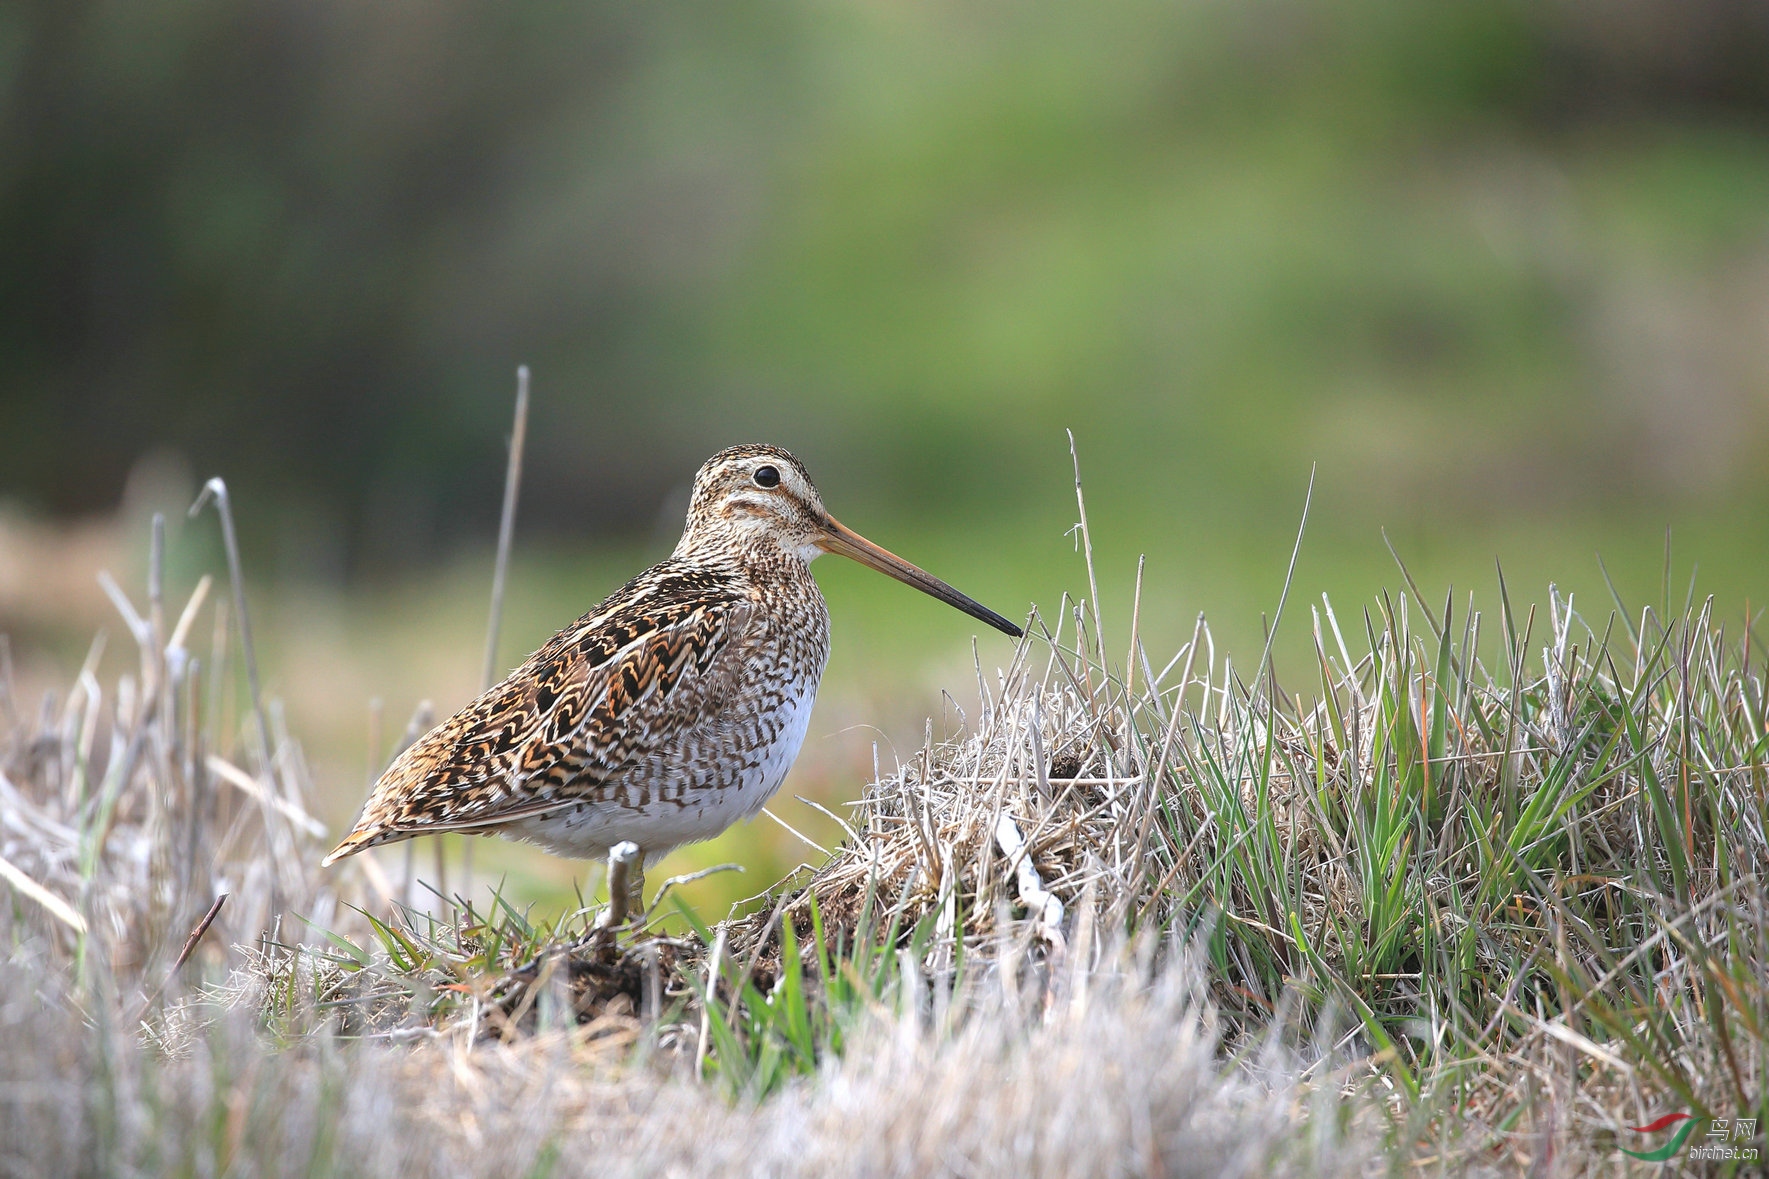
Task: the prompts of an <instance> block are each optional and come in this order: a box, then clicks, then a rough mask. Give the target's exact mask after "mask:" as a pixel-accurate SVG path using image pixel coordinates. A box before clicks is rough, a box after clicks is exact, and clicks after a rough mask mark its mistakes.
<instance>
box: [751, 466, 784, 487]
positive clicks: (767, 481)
mask: <svg viewBox="0 0 1769 1179" xmlns="http://www.w3.org/2000/svg"><path fill="white" fill-rule="evenodd" d="M755 481H756V486H757V487H778V486H780V472H779V470H777V469H776V468H774V467H757V468H756V473H755Z"/></svg>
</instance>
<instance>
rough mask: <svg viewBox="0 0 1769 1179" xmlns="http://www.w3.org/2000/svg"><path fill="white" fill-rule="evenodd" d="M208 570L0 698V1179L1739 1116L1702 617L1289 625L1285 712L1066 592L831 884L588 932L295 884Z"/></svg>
mask: <svg viewBox="0 0 1769 1179" xmlns="http://www.w3.org/2000/svg"><path fill="white" fill-rule="evenodd" d="M206 592H207V591H206V589H205V590H199V593H198V600H196V601H193V602H192V603H189V604H184V605H182V606H180V608H179V609H178V610H177V611H173V610H172V609H171V608H170V607H169V606H168V605H167V604H165V603H161V602H159V601H158V600H157V597H158V595H157V593H156V592H154V591H153V589H152V587H151V586H150V592H149V594H148V597H147V605H146V607H145V608H142V609H139V617H136V615H137V613H138V608H137V607H135V606H130V605H127V604H126V602H125V601H124V600H122V596H121V594H120V593H119V594H117V595H115V596H116V597H118V599H119V601H118V605H119V608H120V610H121V612H122V613H123V614H124V616H125V618H126V621H127V622H128V626H129V629H130V631H131V633H132V635H133V636H134V638H135V640H136V642H137V644H138V646H139V648H140V651H141V660H140V668H139V672H138V673H136V674H133V675H130V676H127V677H124V678H123V679H122V680H120V681H119V682H118V683H117V684H116V685H114V686H112V687H110V688H108V689H107V688H105V687H102V686H101V685H99V684H98V682H97V680H96V679H95V678H94V677H93V676H92V674H91V673H90V669H88V670H87V671H86V672H84V673H82V674H81V676H80V677H79V678H78V679H77V681H76V686H75V688H74V689H73V690H72V691H71V692H70V693H69V694H68V695H66V696H65V697H61V698H58V699H56V700H54V701H51V702H50V703H49V704H48V705H47V706H46V707H45V708H44V709H43V710H41V711H40V712H37V711H33V710H29V709H24V708H21V707H19V706H18V703H17V702H16V701H14V700H12V699H10V697H7V698H4V699H0V726H3V727H0V766H3V768H4V776H3V777H0V801H3V802H4V806H3V808H0V855H3V856H4V857H5V859H6V862H7V864H8V865H10V869H11V871H10V874H9V879H10V880H11V884H9V886H8V892H7V894H6V895H7V898H8V902H7V904H6V905H5V906H4V907H0V933H3V934H4V937H5V944H6V947H7V948H6V951H5V954H6V957H5V965H4V968H3V971H0V980H3V985H0V1036H4V1037H5V1038H6V1041H7V1044H8V1051H7V1052H5V1053H0V1094H4V1098H3V1099H0V1171H4V1172H5V1173H9V1174H10V1173H18V1174H46V1175H47V1174H62V1173H69V1172H72V1171H103V1172H133V1171H145V1172H154V1173H181V1174H183V1173H188V1174H222V1173H226V1174H289V1173H297V1172H299V1173H306V1174H332V1173H351V1174H358V1173H362V1174H368V1173H390V1172H394V1171H398V1172H401V1173H420V1174H467V1175H474V1174H492V1173H496V1174H511V1173H525V1174H554V1173H571V1174H575V1173H586V1174H588V1173H592V1172H593V1173H596V1174H599V1175H600V1174H609V1173H635V1174H637V1173H645V1174H653V1173H659V1172H670V1171H675V1172H680V1173H688V1172H691V1171H692V1172H702V1171H710V1170H718V1171H739V1172H745V1173H754V1174H823V1173H828V1172H830V1171H844V1172H853V1173H860V1174H881V1175H883V1174H894V1175H921V1174H930V1173H954V1174H993V1173H1002V1172H1005V1171H1010V1170H1011V1171H1026V1172H1031V1173H1041V1174H1150V1173H1164V1174H1200V1175H1203V1174H1211V1175H1215V1174H1236V1173H1239V1174H1263V1173H1277V1172H1286V1171H1288V1172H1296V1173H1335V1172H1346V1173H1351V1172H1367V1171H1369V1170H1372V1169H1376V1170H1380V1169H1382V1168H1384V1167H1385V1166H1390V1165H1392V1166H1396V1167H1406V1166H1408V1165H1411V1166H1415V1167H1418V1168H1421V1169H1424V1170H1427V1171H1438V1170H1444V1171H1455V1172H1461V1171H1466V1170H1471V1169H1472V1170H1486V1169H1490V1170H1493V1171H1497V1172H1512V1171H1523V1170H1529V1171H1532V1172H1533V1173H1538V1174H1547V1175H1577V1174H1587V1173H1603V1174H1608V1173H1613V1172H1614V1171H1615V1170H1616V1169H1617V1168H1618V1163H1622V1162H1626V1161H1627V1160H1626V1159H1625V1158H1624V1157H1623V1156H1621V1155H1619V1154H1618V1153H1617V1150H1616V1147H1617V1145H1618V1144H1619V1145H1623V1146H1632V1147H1635V1148H1638V1149H1644V1148H1647V1147H1649V1146H1651V1145H1657V1142H1656V1141H1654V1140H1652V1139H1650V1138H1648V1137H1644V1136H1640V1135H1633V1134H1631V1133H1630V1132H1629V1131H1627V1130H1626V1129H1625V1127H1626V1126H1628V1125H1638V1124H1641V1123H1643V1122H1645V1121H1648V1120H1650V1119H1651V1118H1653V1117H1655V1116H1657V1115H1659V1114H1661V1113H1664V1112H1666V1111H1668V1110H1672V1109H1687V1110H1690V1111H1691V1112H1693V1113H1695V1114H1696V1115H1697V1116H1698V1117H1703V1118H1708V1117H1727V1118H1741V1117H1743V1118H1749V1117H1758V1118H1761V1117H1762V1115H1763V1113H1764V1112H1765V1111H1764V1109H1763V1106H1764V1102H1765V1097H1764V1093H1765V1089H1764V1085H1763V1078H1764V1074H1765V1071H1766V1067H1769V1051H1766V1047H1769V1034H1766V1029H1769V988H1766V986H1765V983H1764V979H1765V975H1766V971H1769V934H1766V932H1765V903H1764V896H1763V888H1762V880H1763V874H1764V871H1765V867H1766V866H1769V839H1766V838H1765V815H1766V813H1769V794H1766V784H1769V775H1766V770H1765V759H1764V757H1763V754H1764V751H1765V748H1766V747H1769V737H1766V736H1765V734H1766V733H1769V714H1766V712H1765V701H1764V694H1763V684H1762V670H1761V669H1762V667H1763V665H1764V661H1763V656H1762V652H1761V650H1760V649H1759V647H1758V645H1757V643H1756V642H1755V640H1754V638H1753V637H1752V636H1750V635H1748V634H1746V635H1743V636H1728V635H1727V634H1726V633H1725V631H1724V629H1723V628H1722V627H1721V626H1720V625H1719V623H1718V622H1717V621H1716V618H1715V615H1714V613H1713V611H1712V609H1711V607H1710V606H1705V605H1704V606H1701V607H1688V608H1685V609H1683V610H1682V611H1680V612H1674V613H1673V612H1670V611H1667V610H1665V609H1664V608H1663V606H1662V605H1661V606H1660V607H1659V608H1656V609H1647V610H1642V611H1638V612H1634V611H1618V613H1617V614H1616V615H1615V616H1614V619H1615V621H1612V622H1610V623H1608V624H1606V626H1605V629H1604V630H1603V631H1602V632H1601V633H1598V632H1593V631H1592V630H1591V629H1590V628H1587V627H1586V626H1585V625H1584V623H1583V621H1582V620H1581V617H1580V615H1579V614H1578V613H1576V612H1575V611H1574V610H1573V608H1572V603H1570V602H1565V601H1562V600H1560V599H1559V598H1554V599H1553V606H1552V609H1551V611H1550V617H1549V618H1548V619H1546V620H1543V621H1541V622H1539V623H1538V622H1536V621H1535V620H1533V619H1532V618H1524V619H1517V618H1514V617H1512V615H1511V613H1510V610H1509V608H1508V605H1507V604H1506V603H1505V602H1504V600H1503V591H1502V589H1501V601H1500V608H1499V616H1500V620H1499V623H1498V625H1497V626H1491V625H1490V624H1487V623H1485V622H1484V621H1483V620H1482V618H1481V617H1480V616H1479V615H1476V614H1473V613H1472V612H1465V613H1464V614H1463V616H1462V617H1461V619H1459V620H1452V618H1451V616H1450V610H1449V609H1448V607H1447V606H1446V607H1445V608H1444V609H1443V610H1441V611H1438V612H1429V611H1426V610H1425V609H1423V608H1422V607H1420V606H1419V605H1418V604H1417V603H1418V601H1419V598H1418V595H1417V593H1416V591H1415V592H1413V593H1412V594H1411V595H1410V596H1401V597H1397V598H1394V599H1392V600H1389V599H1386V598H1385V599H1383V600H1382V601H1381V602H1379V603H1378V604H1377V606H1376V608H1375V610H1374V611H1373V612H1372V613H1370V614H1368V615H1366V616H1365V619H1364V626H1363V628H1362V630H1361V632H1360V633H1358V634H1355V635H1353V636H1350V637H1352V638H1355V639H1357V640H1359V641H1358V642H1356V643H1355V645H1354V644H1353V643H1352V642H1349V641H1347V636H1346V635H1345V634H1344V632H1343V630H1342V628H1341V626H1340V624H1339V622H1338V620H1337V619H1336V618H1335V617H1334V615H1333V613H1332V611H1331V610H1330V609H1329V608H1326V607H1325V604H1324V603H1323V606H1322V608H1321V609H1320V610H1318V611H1317V613H1316V617H1315V633H1316V637H1317V651H1318V656H1319V660H1318V662H1319V667H1318V673H1317V674H1315V675H1314V677H1313V678H1312V680H1311V682H1310V685H1309V691H1308V692H1307V696H1306V698H1305V696H1304V695H1303V694H1302V693H1301V692H1298V691H1297V690H1296V686H1295V685H1286V684H1283V683H1281V682H1280V681H1279V680H1278V678H1277V677H1276V676H1275V675H1274V674H1273V672H1272V670H1271V668H1270V667H1269V666H1267V665H1266V663H1265V660H1263V659H1261V660H1260V662H1259V663H1258V664H1256V665H1255V667H1254V669H1253V671H1252V673H1251V674H1250V675H1248V676H1245V677H1244V676H1243V675H1241V674H1238V673H1237V672H1236V670H1235V668H1234V666H1233V665H1232V664H1231V663H1230V662H1229V661H1228V660H1226V659H1223V658H1219V657H1218V655H1217V653H1216V652H1215V651H1214V648H1213V644H1212V643H1211V640H1210V636H1209V631H1208V628H1207V627H1206V626H1205V625H1204V624H1203V623H1202V621H1201V620H1200V623H1199V626H1198V629H1197V631H1196V633H1195V635H1194V638H1193V641H1192V642H1191V643H1189V644H1187V645H1186V647H1184V648H1183V649H1182V650H1181V651H1180V652H1179V653H1178V654H1177V655H1176V656H1175V657H1174V658H1173V659H1172V660H1171V661H1170V662H1169V663H1168V664H1167V665H1166V667H1165V669H1164V670H1158V669H1157V667H1156V666H1155V664H1154V663H1153V661H1151V660H1150V659H1149V658H1148V656H1147V655H1146V653H1145V652H1144V651H1143V650H1142V649H1141V647H1140V646H1139V645H1138V644H1137V642H1136V640H1135V637H1134V633H1132V634H1131V635H1130V636H1128V637H1127V638H1126V640H1125V641H1124V642H1123V644H1122V650H1124V651H1125V652H1127V658H1125V659H1124V660H1122V661H1120V660H1118V659H1116V658H1114V657H1113V656H1112V655H1111V654H1109V650H1108V648H1109V647H1116V646H1117V645H1116V644H1107V643H1105V642H1102V641H1101V638H1100V627H1099V622H1098V614H1097V613H1096V612H1095V611H1093V610H1092V609H1091V608H1088V607H1083V606H1075V605H1070V604H1069V603H1067V602H1065V603H1064V605H1063V607H1062V608H1061V609H1060V610H1059V611H1057V612H1056V614H1055V615H1054V616H1053V619H1052V624H1053V625H1051V626H1050V628H1049V629H1046V627H1045V624H1043V623H1039V624H1038V625H1037V626H1035V627H1034V633H1035V635H1036V637H1034V638H1028V639H1027V640H1026V641H1025V642H1024V643H1023V644H1022V645H1021V647H1020V648H1019V650H1018V651H1017V652H1016V655H1015V657H1014V659H1013V661H1012V663H1011V664H1010V666H1008V667H1007V668H1005V669H1001V670H999V671H990V670H986V669H984V668H983V667H982V666H981V665H980V664H979V666H978V669H977V675H978V688H979V694H980V698H981V700H982V707H981V711H980V714H979V715H978V716H976V717H975V718H973V719H972V721H971V722H970V724H969V725H968V728H967V730H966V731H965V732H964V733H962V734H961V735H960V736H959V737H958V738H957V739H955V740H953V741H950V742H946V743H935V742H934V741H933V740H932V737H931V731H930V737H929V740H928V742H927V744H926V745H925V747H924V748H923V750H922V751H921V752H920V754H919V755H917V756H915V757H912V758H911V759H910V760H909V761H908V763H907V764H903V765H899V766H895V767H892V768H891V769H890V770H889V771H888V772H883V773H880V774H879V775H877V778H876V780H875V781H874V782H872V783H870V784H869V785H868V786H867V787H866V790H865V792H864V796H863V798H862V800H861V801H860V803H859V804H858V805H857V807H856V808H855V810H854V812H853V814H852V815H851V816H849V818H848V826H849V828H850V830H849V835H848V838H847V839H846V840H845V841H844V843H843V845H842V846H841V847H840V848H839V849H838V850H837V851H836V854H835V855H834V856H833V857H832V858H831V859H830V860H829V861H828V862H827V863H826V864H824V865H823V866H821V867H820V868H817V869H815V870H814V871H811V872H809V873H806V874H804V875H803V876H802V877H800V878H797V879H794V880H791V881H787V882H784V883H783V884H782V886H781V887H780V888H779V889H778V890H777V891H776V893H775V894H774V895H773V896H772V897H771V898H770V903H769V904H768V905H767V906H765V907H764V908H763V909H762V910H760V911H758V912H757V913H756V914H755V915H753V916H751V917H748V918H745V919H741V920H736V921H733V922H730V923H727V924H726V925H724V926H721V927H720V928H719V929H717V930H704V929H701V930H700V931H697V932H695V933H690V934H688V935H685V936H681V937H665V936H662V935H659V934H655V933H651V932H634V931H627V932H625V933H623V934H621V935H620V936H618V937H616V936H614V935H610V934H607V933H596V932H594V931H593V929H592V923H593V919H594V917H595V912H594V910H593V909H585V910H583V911H580V912H578V913H574V914H570V915H567V916H566V917H564V918H562V919H560V920H559V921H557V922H554V923H550V924H536V923H532V922H531V921H530V920H529V919H528V917H527V916H526V915H524V914H521V913H518V912H516V911H514V910H512V909H510V908H508V907H507V906H503V905H502V904H501V902H498V903H497V905H496V906H494V908H493V910H492V911H490V912H480V911H477V910H475V909H474V908H473V907H471V906H468V905H466V904H465V903H464V902H456V903H453V904H450V905H446V906H444V907H443V913H442V915H441V916H440V917H431V916H429V915H427V914H424V913H420V912H417V911H415V910H412V909H407V908H403V907H401V906H398V905H394V904H392V903H390V899H389V898H386V897H384V896H382V895H380V894H379V893H378V892H377V891H376V890H375V889H374V888H373V887H372V883H373V874H372V872H371V873H370V874H369V875H368V876H361V875H357V874H354V873H346V874H343V875H341V876H340V875H334V876H332V877H329V878H326V879H322V878H320V877H319V876H318V874H317V873H316V871H315V869H314V868H313V865H314V864H316V863H317V861H318V858H319V854H320V852H321V850H322V849H321V847H320V845H319V842H318V841H317V839H316V838H315V836H314V834H313V831H312V824H311V822H310V821H309V820H308V819H307V818H306V812H305V810H304V806H305V802H304V800H305V799H306V798H307V797H308V792H309V790H308V783H307V781H306V778H305V772H304V770H303V768H302V761H301V758H300V755H299V750H298V748H297V747H296V746H295V745H294V743H293V742H291V741H290V740H289V739H288V738H287V735H286V733H285V732H284V731H283V726H282V725H281V724H280V723H279V721H278V718H277V715H276V712H275V709H274V708H269V707H267V708H266V709H264V710H263V711H262V712H260V711H259V710H257V709H256V708H254V707H252V706H251V704H250V694H249V693H248V695H247V703H246V706H245V707H244V709H243V712H242V714H241V715H240V716H238V717H237V718H236V717H234V716H232V715H231V714H230V701H232V699H233V698H234V693H233V692H231V691H230V690H229V691H222V690H215V686H216V685H229V686H230V685H231V684H232V682H233V678H232V677H233V675H234V670H235V669H237V667H238V663H239V652H240V646H239V640H238V632H237V628H236V627H234V626H233V624H232V622H231V621H230V617H237V607H236V608H234V609H232V610H223V609H221V607H220V604H218V603H213V602H210V603H207V604H205V602H204V601H203V600H202V599H203V597H204V595H205V594H206ZM1619 605H1620V604H1619V603H1618V606H1619ZM211 609H213V610H215V611H216V612H215V613H213V614H211V613H209V612H208V611H209V610H211ZM1135 616H1136V610H1135V609H1133V610H1132V611H1131V617H1132V618H1133V619H1134V618H1135ZM205 620H206V625H202V626H201V630H202V631H203V632H204V633H206V634H207V635H209V636H210V638H209V641H208V643H207V644H206V654H205V657H204V658H203V659H202V660H200V661H199V660H198V659H197V658H196V657H195V655H194V654H193V653H192V652H193V650H195V649H196V647H197V646H198V644H197V643H196V638H195V636H196V635H197V634H198V633H199V624H200V623H204V622H205ZM1134 628H1135V624H1134V622H1133V625H1132V631H1134ZM1483 630H1485V631H1494V632H1496V641H1495V639H1494V638H1493V637H1491V636H1489V637H1488V638H1487V639H1485V640H1483V638H1482V632H1483ZM1538 630H1539V631H1540V634H1539V635H1538V634H1537V633H1536V632H1537V631H1538ZM1354 649H1355V650H1356V652H1357V653H1356V654H1355V655H1354V654H1353V653H1352V652H1353V650H1354ZM1532 652H1539V655H1532V654H1531V653H1532ZM261 717H262V721H261V720H260V718H261ZM241 734H243V736H240V737H239V738H238V739H237V740H236V735H241ZM340 889H342V890H344V891H343V892H342V893H340V892H339V891H338V890H340ZM221 893H227V894H228V897H229V899H228V900H227V902H226V903H225V904H224V905H223V906H222V908H221V909H220V911H219V913H218V914H217V915H216V916H215V920H214V924H213V926H212V927H210V928H209V929H208V930H207V932H206V934H205V935H204V936H203V937H202V939H201V941H200V944H199V945H198V946H197V947H196V948H195V949H194V951H192V950H190V947H189V944H188V938H189V934H190V931H191V930H192V929H193V928H195V927H196V926H197V925H198V923H199V920H200V919H201V918H202V917H203V915H204V914H205V913H206V912H207V911H208V910H209V909H210V907H211V905H212V903H213V902H214V900H215V898H216V897H217V896H218V895H219V894H221ZM352 905H355V906H360V911H359V910H357V909H353V908H351V907H350V906H352ZM297 918H299V920H297ZM186 959H188V960H186ZM1759 1124H1761V1123H1759ZM1758 1145H1759V1146H1760V1145H1761V1143H1760V1141H1759V1142H1758Z"/></svg>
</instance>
